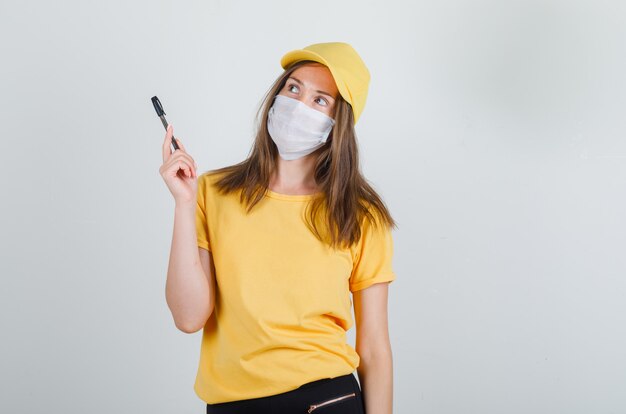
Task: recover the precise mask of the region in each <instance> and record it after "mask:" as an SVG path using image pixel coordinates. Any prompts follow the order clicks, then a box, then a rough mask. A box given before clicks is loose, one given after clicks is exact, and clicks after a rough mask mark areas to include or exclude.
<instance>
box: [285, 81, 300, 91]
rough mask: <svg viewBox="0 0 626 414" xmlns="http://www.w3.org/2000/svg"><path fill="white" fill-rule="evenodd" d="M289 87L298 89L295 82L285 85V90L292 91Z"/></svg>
mask: <svg viewBox="0 0 626 414" xmlns="http://www.w3.org/2000/svg"><path fill="white" fill-rule="evenodd" d="M291 88H296V89H298V87H297V86H296V85H295V84H293V83H292V84H291V85H289V86H287V90H288V91H289V92H292V90H291ZM294 93H295V92H294Z"/></svg>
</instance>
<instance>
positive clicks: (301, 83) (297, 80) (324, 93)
mask: <svg viewBox="0 0 626 414" xmlns="http://www.w3.org/2000/svg"><path fill="white" fill-rule="evenodd" d="M287 79H293V80H295V81H296V82H298V83H299V84H300V85H303V86H304V83H303V82H302V81H301V80H300V79H297V78H294V77H293V76H290V77H289V78H287ZM315 92H318V93H321V94H323V95H327V96H329V97H330V98H331V99H332V100H335V98H334V97H333V96H332V95H331V94H329V93H328V92H324V91H320V90H317V91H315Z"/></svg>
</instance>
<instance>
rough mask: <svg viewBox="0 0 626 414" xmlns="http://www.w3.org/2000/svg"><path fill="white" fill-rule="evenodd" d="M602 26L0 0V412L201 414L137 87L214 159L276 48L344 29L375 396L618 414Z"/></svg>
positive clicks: (270, 66)
mask: <svg viewBox="0 0 626 414" xmlns="http://www.w3.org/2000/svg"><path fill="white" fill-rule="evenodd" d="M625 22H626V3H624V2H623V1H617V0H616V1H599V0H588V1H572V0H567V1H565V0H563V1H553V0H542V1H537V0H536V1H503V0H475V1H461V0H442V1H437V2H435V1H427V2H426V1H410V2H409V1H406V2H401V1H389V0H386V1H385V2H383V1H341V2H339V1H316V2H294V1H270V2H268V1H265V2H253V1H248V2H243V1H216V0H213V1H178V2H173V1H123V2H122V1H98V2H96V1H65V2H51V1H48V2H45V1H30V2H28V1H23V2H17V1H13V2H10V1H3V2H2V3H1V4H0V31H1V33H0V34H1V36H0V42H1V45H2V48H1V61H2V64H1V65H0V75H1V77H0V82H1V92H0V121H1V127H2V142H3V149H2V161H1V163H0V165H1V168H2V170H1V174H0V177H1V178H0V180H1V182H0V185H1V190H2V203H1V209H2V214H0V224H1V232H0V242H1V246H0V247H1V249H0V251H1V253H0V255H1V258H2V259H1V260H0V273H1V288H0V295H1V296H0V306H1V308H0V321H1V323H2V327H1V328H2V331H1V332H2V340H1V341H0V343H1V352H0V355H1V356H0V358H1V360H0V364H1V368H0V379H1V383H0V411H1V412H3V413H34V412H51V413H86V412H89V413H112V412H114V413H202V412H204V408H205V407H204V403H203V402H202V401H201V400H200V399H199V398H198V397H197V396H196V395H195V393H194V392H193V383H194V379H195V374H196V369H197V363H198V358H199V351H200V340H201V333H200V332H198V333H196V334H193V335H187V334H184V333H182V332H180V331H178V330H177V329H176V328H175V326H174V324H173V321H172V318H171V314H170V313H169V309H168V308H167V305H166V302H165V293H164V291H165V275H166V268H167V260H168V255H169V247H170V242H171V233H172V225H173V207H174V203H173V198H172V196H171V195H170V193H169V191H168V190H167V187H166V186H165V184H164V182H163V181H162V179H161V177H160V175H159V173H158V169H159V166H160V164H161V143H162V141H163V137H164V133H165V132H164V130H163V127H162V125H161V123H160V121H159V119H158V118H157V117H156V114H155V112H154V109H153V107H152V104H151V102H150V98H151V97H152V96H153V95H157V96H158V97H159V98H160V99H161V102H162V103H163V106H164V108H165V111H166V113H167V118H168V120H169V121H170V122H171V123H172V124H173V125H174V131H175V134H176V135H177V136H178V137H180V138H181V139H182V141H183V143H184V144H185V146H186V147H187V149H188V151H189V152H190V153H191V154H192V156H193V157H194V158H195V159H196V161H197V162H198V164H199V166H200V170H201V171H206V170H208V169H210V168H216V167H221V166H225V165H229V164H233V163H235V162H239V161H241V160H242V159H244V158H245V157H246V155H247V153H248V150H249V149H250V145H251V143H252V133H253V120H254V115H255V113H256V110H257V108H258V105H259V103H260V101H261V98H262V95H263V94H264V93H265V92H266V91H267V89H268V88H269V86H270V84H271V83H272V81H273V80H274V79H275V78H276V77H277V76H278V75H279V74H280V72H281V71H282V69H281V68H280V65H279V59H280V57H281V56H282V55H283V54H284V53H285V52H287V51H289V50H292V49H297V48H301V47H304V46H306V45H308V44H311V43H318V42H326V41H345V42H348V43H350V44H352V46H354V48H355V49H356V50H357V51H358V52H359V54H360V55H361V57H362V58H363V60H364V61H365V62H366V64H367V66H368V67H369V69H370V71H371V74H372V81H371V85H370V93H369V98H368V101H367V105H366V107H365V110H364V112H363V114H362V117H361V118H360V120H359V123H358V124H357V134H358V138H359V145H360V151H361V156H362V158H361V164H362V169H363V172H364V173H365V175H366V177H367V178H368V179H369V180H370V182H371V183H372V184H373V185H374V186H375V188H376V189H377V190H378V191H379V192H380V194H381V195H382V196H383V198H384V200H385V201H386V202H387V204H388V206H389V208H390V209H391V212H392V214H393V216H394V218H396V220H397V221H398V224H399V228H398V229H397V230H396V231H394V242H395V255H394V269H395V271H396V273H397V277H398V278H397V280H396V281H394V282H393V283H392V284H391V285H390V297H389V318H390V332H391V338H392V346H393V356H394V408H395V410H394V412H396V413H400V414H412V413H423V414H456V413H480V414H487V413H494V414H496V413H508V414H515V413H546V414H548V413H550V414H552V413H568V414H575V413H581V414H583V413H585V414H587V413H594V414H599V413H623V412H625V411H626V393H625V392H624V391H625V390H626V353H625V352H624V349H626V329H625V326H626V316H625V315H626V301H625V299H626V281H625V278H624V277H625V276H626V255H624V252H625V247H626V223H625V218H624V217H625V215H624V212H625V211H626V194H625V191H626V189H625V183H626V117H625V114H624V112H625V109H626V98H625V96H626V95H625V93H626V81H625V77H624V74H625V73H626V48H625V44H626V42H625V40H626V24H625ZM349 338H350V341H351V343H353V340H354V328H353V329H352V330H351V331H350V332H349Z"/></svg>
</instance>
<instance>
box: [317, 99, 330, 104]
mask: <svg viewBox="0 0 626 414" xmlns="http://www.w3.org/2000/svg"><path fill="white" fill-rule="evenodd" d="M317 99H319V100H320V101H322V102H323V104H320V105H323V106H328V101H327V100H326V99H324V98H317Z"/></svg>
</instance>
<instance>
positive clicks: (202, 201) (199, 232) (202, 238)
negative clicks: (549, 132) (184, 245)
mask: <svg viewBox="0 0 626 414" xmlns="http://www.w3.org/2000/svg"><path fill="white" fill-rule="evenodd" d="M206 186H207V182H206V176H200V177H198V191H197V194H196V239H197V242H198V247H202V248H203V249H206V250H208V251H211V245H210V243H209V227H208V220H207V211H206V191H207V188H206Z"/></svg>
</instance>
